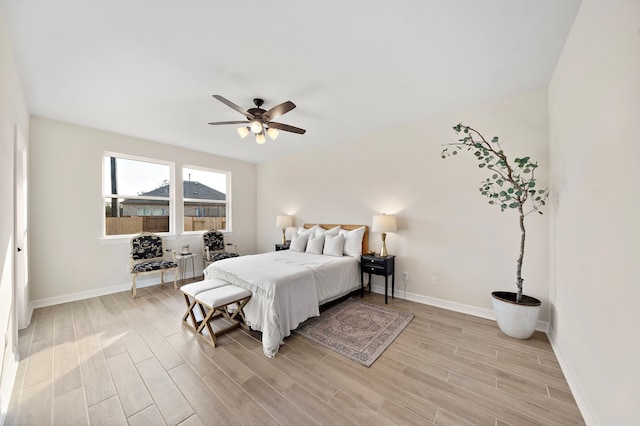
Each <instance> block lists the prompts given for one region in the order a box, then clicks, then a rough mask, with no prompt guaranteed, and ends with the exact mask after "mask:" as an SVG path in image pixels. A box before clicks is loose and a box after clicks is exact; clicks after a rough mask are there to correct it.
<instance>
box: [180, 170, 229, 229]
mask: <svg viewBox="0 0 640 426" xmlns="http://www.w3.org/2000/svg"><path fill="white" fill-rule="evenodd" d="M184 169H193V170H199V171H201V172H209V173H218V174H222V175H225V187H226V188H225V200H224V201H221V200H211V201H207V200H202V199H195V198H185V196H184V193H182V191H183V188H184V185H183V184H181V185H180V191H181V194H180V196H181V199H182V200H181V207H182V233H183V235H200V234H202V231H185V230H184V210H185V202H187V201H191V202H202V203H204V204H212V205H213V204H223V203H224V204H225V223H226V224H227V227H226V229H220V230H219V231H220V232H222V233H224V234H227V233H231V232H233V222H232V219H231V218H232V217H233V215H232V214H231V206H232V203H231V198H232V194H231V171H230V170H221V169H216V168H212V167H204V166H197V165H195V164H183V165H182V168H181V170H180V173H181V175H182V182H184V180H185V176H184ZM182 182H181V183H182Z"/></svg>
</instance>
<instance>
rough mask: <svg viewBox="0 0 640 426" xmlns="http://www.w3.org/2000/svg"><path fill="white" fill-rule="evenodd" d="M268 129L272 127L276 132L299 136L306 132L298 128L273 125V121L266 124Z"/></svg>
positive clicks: (278, 124)
mask: <svg viewBox="0 0 640 426" xmlns="http://www.w3.org/2000/svg"><path fill="white" fill-rule="evenodd" d="M268 126H269V127H272V128H274V129H277V130H282V131H284V132H291V133H298V134H300V135H304V134H305V132H306V130H304V129H301V128H299V127H293V126H289V125H288V124H282V123H274V122H273V121H272V122H270V123H269V124H268Z"/></svg>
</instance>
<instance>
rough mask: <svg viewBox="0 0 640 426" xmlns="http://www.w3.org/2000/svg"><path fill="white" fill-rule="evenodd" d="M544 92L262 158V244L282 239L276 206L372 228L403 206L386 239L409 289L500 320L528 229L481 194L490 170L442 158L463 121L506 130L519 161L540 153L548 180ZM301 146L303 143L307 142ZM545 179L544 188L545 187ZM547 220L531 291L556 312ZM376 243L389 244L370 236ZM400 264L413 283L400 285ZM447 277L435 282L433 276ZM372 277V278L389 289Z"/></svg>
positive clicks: (533, 261) (301, 218) (533, 236)
mask: <svg viewBox="0 0 640 426" xmlns="http://www.w3.org/2000/svg"><path fill="white" fill-rule="evenodd" d="M547 117H548V115H547V96H546V91H545V90H542V91H537V92H534V93H528V94H524V95H521V96H518V97H515V98H511V99H507V100H504V101H501V102H497V103H492V104H490V105H486V106H483V107H480V108H477V109H473V110H468V111H461V112H457V113H455V114H447V115H445V116H441V117H438V118H433V119H429V120H425V121H424V122H420V123H413V124H410V125H407V126H403V127H399V128H396V129H389V130H387V131H385V132H382V133H377V134H371V135H368V136H367V137H364V138H361V139H358V140H354V141H352V142H350V143H345V144H340V145H338V146H335V147H334V148H332V149H330V150H322V151H315V152H307V153H303V154H299V155H295V156H292V157H289V158H286V159H282V160H277V161H272V162H269V163H264V164H260V165H259V166H258V216H257V220H258V250H259V251H269V250H273V244H274V243H276V242H279V241H280V232H281V231H280V230H279V229H277V228H276V227H275V218H276V216H277V215H278V214H282V213H283V212H284V213H287V214H291V215H293V216H294V219H295V225H296V226H300V225H302V224H303V223H317V222H322V223H346V224H366V225H369V226H370V225H371V218H372V215H374V214H378V213H389V214H395V215H397V218H398V227H399V230H398V232H397V233H393V234H388V235H387V248H388V251H389V253H391V254H395V255H397V258H396V271H397V274H396V291H397V294H398V295H399V296H400V297H406V298H411V299H413V300H419V301H423V302H428V303H440V302H441V301H444V302H446V303H445V304H446V305H447V306H450V307H451V306H452V305H456V304H460V306H456V307H457V308H460V309H462V310H466V311H470V312H473V313H475V314H480V315H483V316H489V317H491V316H492V315H493V314H492V311H491V297H490V293H491V291H494V290H500V289H502V290H510V291H515V289H516V286H515V272H516V259H517V257H518V244H519V227H518V217H517V214H516V212H515V211H508V212H504V213H501V212H500V209H499V208H497V207H495V206H490V205H489V204H488V203H487V199H486V198H484V197H483V196H482V195H481V194H480V193H479V192H478V190H477V188H478V187H479V186H480V182H481V181H482V180H483V179H484V178H485V177H486V174H485V173H483V171H482V170H480V169H479V168H478V167H477V164H476V161H475V160H474V158H472V157H473V156H472V155H468V156H467V155H459V156H458V158H449V159H447V160H443V159H441V157H440V153H441V151H442V144H443V143H446V142H454V141H456V140H457V137H456V134H455V133H454V131H453V130H452V129H451V128H452V126H453V125H455V124H457V123H458V122H460V121H463V122H465V123H466V124H468V125H471V126H472V127H475V128H477V129H478V130H479V131H480V132H483V133H485V136H487V137H492V136H494V135H498V136H500V139H501V140H502V141H503V148H504V149H505V151H506V152H507V154H508V155H509V156H511V157H515V156H522V155H531V156H532V158H534V159H538V161H539V164H540V171H541V173H540V174H539V177H540V181H541V184H542V185H545V184H546V182H547V178H548V176H547V173H548V121H547ZM301 143H304V140H302V142H301ZM543 187H544V186H543ZM546 218H547V216H546V215H544V216H540V215H531V216H530V217H529V218H528V228H529V234H528V235H529V236H528V242H527V252H526V254H525V264H524V269H523V276H524V278H525V293H526V294H530V295H532V296H535V297H537V298H540V299H541V300H543V302H544V309H543V311H542V316H541V318H542V319H543V320H547V316H548V309H547V306H548V303H547V301H548V296H547V294H548V286H547V279H548V260H547V244H548V232H547V219H546ZM369 241H370V248H371V249H375V250H376V251H378V250H379V249H380V235H379V234H374V233H371V235H370V240H369ZM402 271H407V272H409V281H408V282H407V283H406V286H405V284H404V283H403V281H402V278H401V277H402V274H401V272H402ZM432 276H437V277H438V282H439V283H438V285H437V286H433V285H432V284H431V277H432ZM383 283H384V280H383V278H382V277H374V288H375V286H379V285H381V284H382V285H383Z"/></svg>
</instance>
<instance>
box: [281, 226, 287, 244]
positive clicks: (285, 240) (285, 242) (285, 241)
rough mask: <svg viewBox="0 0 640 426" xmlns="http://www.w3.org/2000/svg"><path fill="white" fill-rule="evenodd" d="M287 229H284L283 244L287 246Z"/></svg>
mask: <svg viewBox="0 0 640 426" xmlns="http://www.w3.org/2000/svg"><path fill="white" fill-rule="evenodd" d="M286 231H287V228H282V244H287V234H286Z"/></svg>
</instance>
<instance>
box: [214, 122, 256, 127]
mask: <svg viewBox="0 0 640 426" xmlns="http://www.w3.org/2000/svg"><path fill="white" fill-rule="evenodd" d="M209 124H211V125H212V126H217V125H219V124H244V125H246V126H248V125H249V122H248V121H216V122H213V123H209Z"/></svg>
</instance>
